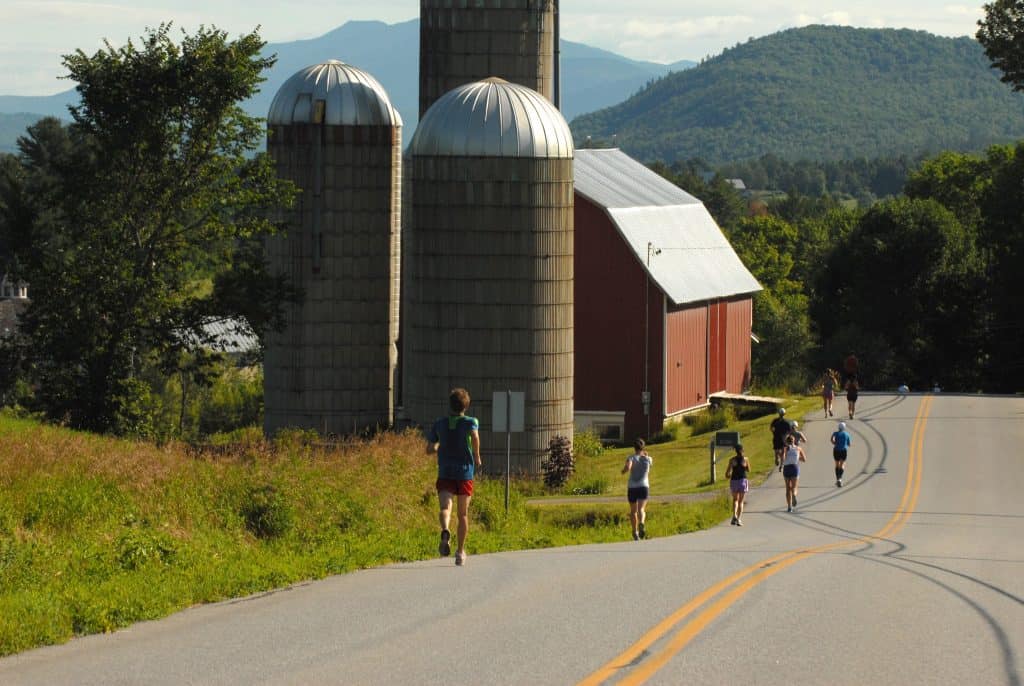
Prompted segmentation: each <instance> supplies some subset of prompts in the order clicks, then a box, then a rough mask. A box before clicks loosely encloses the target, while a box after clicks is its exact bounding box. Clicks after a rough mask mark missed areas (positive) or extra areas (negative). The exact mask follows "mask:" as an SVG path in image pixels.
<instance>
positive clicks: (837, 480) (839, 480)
mask: <svg viewBox="0 0 1024 686" xmlns="http://www.w3.org/2000/svg"><path fill="white" fill-rule="evenodd" d="M842 485H843V480H842V479H836V488H839V487H840V486H842Z"/></svg>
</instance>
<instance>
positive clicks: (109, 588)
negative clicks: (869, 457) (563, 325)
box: [0, 399, 814, 655]
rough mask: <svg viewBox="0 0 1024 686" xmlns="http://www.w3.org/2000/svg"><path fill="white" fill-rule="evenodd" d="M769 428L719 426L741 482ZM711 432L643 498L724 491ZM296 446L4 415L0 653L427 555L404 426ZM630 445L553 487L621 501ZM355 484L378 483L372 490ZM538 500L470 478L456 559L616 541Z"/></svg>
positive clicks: (662, 471)
mask: <svg viewBox="0 0 1024 686" xmlns="http://www.w3.org/2000/svg"><path fill="white" fill-rule="evenodd" d="M813 403H814V399H806V400H803V401H800V402H799V403H798V404H797V407H803V406H804V405H805V404H806V409H810V408H811V407H812V406H813ZM769 420H770V417H762V418H760V419H747V420H742V421H738V422H737V423H736V424H735V425H733V426H730V429H732V430H739V431H740V432H741V434H743V436H744V439H745V441H744V442H745V445H747V446H748V452H749V454H750V456H751V459H752V461H753V462H754V465H755V472H762V473H767V472H768V469H769V467H770V465H769V462H770V460H771V454H770V453H771V451H770V447H769V445H768V443H769V441H768V437H769V435H768V431H767V428H766V426H767V422H768V421H769ZM687 433H688V432H686V431H684V432H683V434H684V435H685V434H687ZM748 435H749V436H751V438H750V439H747V436H748ZM710 436H711V434H704V435H700V436H696V437H689V436H687V437H685V438H681V439H679V440H677V441H673V442H670V443H663V444H660V445H657V446H653V447H652V449H651V453H652V455H653V456H654V457H655V463H654V468H653V470H652V473H651V478H652V492H653V493H654V494H655V495H657V494H663V493H688V492H700V491H708V490H715V489H719V488H720V487H721V485H722V484H721V483H719V484H718V485H717V486H711V485H710V484H707V483H704V482H706V481H707V472H708V465H707V461H708V448H707V442H708V441H709V440H710ZM755 436H756V437H757V438H754V437H755ZM308 439H309V436H308V435H305V434H302V433H296V434H291V435H289V436H286V437H284V438H283V439H282V440H280V441H278V442H275V443H267V442H265V441H263V440H262V439H261V438H260V437H259V435H258V432H253V431H249V432H239V433H238V434H236V435H235V436H233V437H232V441H231V442H229V443H227V444H224V445H217V446H211V447H210V448H208V449H205V450H203V451H196V450H190V449H188V448H187V447H186V446H183V445H175V444H169V445H165V446H161V447H157V446H155V445H152V444H148V443H140V442H131V441H124V440H116V439H111V438H107V437H101V436H96V435H92V434H86V433H80V432H74V431H69V430H66V429H62V428H58V427H53V426H48V425H44V424H40V423H38V422H35V421H31V420H26V419H18V418H14V417H12V416H9V415H5V414H2V413H0V655H6V654H11V653H14V652H18V651H22V650H26V649H28V648H32V647H36V646H40V645H46V644H53V643H60V642H63V641H66V640H68V639H69V638H71V637H73V636H75V635H81V634H88V633H95V632H104V631H111V630H114V629H117V628H119V627H123V626H127V625H128V624H131V623H132V622H136V621H140V620H145V619H155V618H159V617H163V616H166V615H168V614H170V613H172V612H175V611H177V610H179V609H182V608H185V607H189V606H191V605H195V604H198V603H206V602H212V601H217V600H223V599H226V598H231V597H238V596H243V595H248V594H251V593H255V592H259V591H263V590H268V589H271V588H276V587H280V586H283V585H287V584H289V583H293V582H297V581H301V580H305V579H316V578H322V577H324V576H327V575H331V574H338V573H344V572H347V571H351V570H354V569H359V568H365V567H371V566H376V565H381V564H386V563H389V562H397V561H410V560H421V559H428V558H430V557H433V556H435V555H436V535H437V532H436V528H437V524H436V521H437V503H436V495H435V493H434V490H433V482H434V477H435V471H436V466H435V463H434V462H433V461H432V460H431V459H430V457H429V456H427V455H425V454H424V452H423V447H422V446H423V444H422V439H421V438H420V436H419V435H418V434H417V433H414V432H407V433H403V434H383V435H380V436H378V437H376V438H373V439H369V440H365V441H351V442H349V443H345V444H343V445H339V446H334V447H330V448H326V447H318V446H317V445H315V444H313V443H311V442H310V441H309V440H308ZM628 452H629V451H628V450H626V449H614V450H606V451H604V453H603V454H601V455H599V456H597V457H587V458H580V459H578V461H577V468H578V469H577V474H576V475H575V476H574V477H573V479H572V480H570V482H569V484H567V485H566V488H565V492H570V493H571V492H572V489H573V488H574V487H575V488H581V487H589V488H591V489H597V490H599V491H609V490H611V491H614V492H620V491H621V492H624V489H625V477H624V476H622V475H620V474H619V469H620V468H621V465H622V462H623V461H624V458H625V455H626V454H627V453H628ZM367 484H374V485H375V489H374V491H375V493H374V495H373V496H371V495H369V494H368V493H367V492H366V491H367V489H366V488H365V486H366V485H367ZM542 493H546V491H545V490H544V488H543V484H542V483H541V482H540V480H517V481H516V482H514V488H513V489H512V493H511V500H510V508H509V512H508V513H507V514H506V512H505V507H504V481H503V480H501V479H494V480H491V479H487V478H484V479H481V480H480V481H479V482H478V484H477V488H476V495H475V496H474V499H473V504H472V506H471V516H472V524H471V535H470V544H469V551H470V553H471V554H480V553H486V552H494V551H500V550H516V549H526V548H538V547H548V546H560V545H574V544H580V543H592V542H605V541H621V540H624V538H625V533H626V530H627V528H628V523H627V508H626V507H625V504H624V503H622V504H602V503H591V504H586V505H575V504H574V505H554V504H548V505H542V506H530V505H527V502H526V500H527V497H530V496H536V495H538V494H542ZM728 509H729V506H728V503H727V502H726V498H725V496H724V495H723V496H722V497H719V498H714V499H711V500H706V501H702V502H694V503H686V502H671V503H652V504H651V505H650V506H649V508H648V512H649V519H650V524H649V527H648V531H649V534H650V535H651V536H664V535H671V534H676V533H683V532H687V531H694V530H697V529H702V528H706V527H708V526H711V525H714V524H716V523H718V522H720V521H722V520H723V519H724V518H726V517H727V516H728Z"/></svg>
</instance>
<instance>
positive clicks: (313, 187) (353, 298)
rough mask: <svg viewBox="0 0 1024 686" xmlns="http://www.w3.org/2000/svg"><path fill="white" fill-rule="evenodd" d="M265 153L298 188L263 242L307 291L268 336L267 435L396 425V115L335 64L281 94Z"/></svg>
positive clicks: (379, 92) (302, 74) (304, 73)
mask: <svg viewBox="0 0 1024 686" xmlns="http://www.w3.org/2000/svg"><path fill="white" fill-rule="evenodd" d="M267 119H268V126H269V131H268V140H267V152H268V153H269V154H270V155H271V157H272V158H273V159H274V160H275V163H276V166H277V171H278V174H279V176H281V177H282V178H286V179H290V180H291V181H293V182H295V184H296V185H297V186H298V187H299V189H300V190H301V194H300V196H299V197H298V199H297V201H296V203H295V206H294V208H292V210H291V211H289V212H288V214H287V215H286V216H285V217H284V219H285V221H286V223H287V234H286V235H282V236H280V237H276V238H272V239H270V240H269V241H268V243H267V259H268V261H269V263H270V268H271V270H272V271H274V272H277V273H282V272H283V273H285V274H287V275H288V276H289V277H290V278H291V281H292V283H293V284H294V285H295V286H298V287H299V288H301V289H302V290H303V291H304V298H303V300H302V302H301V304H299V305H296V306H294V307H291V308H289V310H288V311H287V328H286V329H285V330H284V331H283V332H282V333H280V334H274V333H271V334H269V335H268V337H267V349H266V357H265V363H264V386H265V391H264V392H265V420H264V428H265V430H266V431H267V433H268V434H273V433H275V432H276V431H277V430H278V429H280V428H282V427H299V428H306V429H316V430H318V431H320V432H322V433H324V434H345V433H350V432H353V431H359V430H362V429H364V428H367V427H374V426H388V425H391V424H392V423H393V420H394V405H395V399H394V393H395V381H396V378H395V376H396V368H397V364H398V349H397V345H396V341H397V338H398V314H399V274H400V269H399V267H400V264H399V263H400V249H401V244H400V241H401V224H400V222H401V174H402V171H401V169H402V161H401V138H402V136H401V128H402V120H401V117H400V116H399V114H398V112H397V111H396V110H395V108H394V107H393V106H392V105H391V101H390V100H389V98H388V96H387V93H385V91H384V88H383V87H382V86H381V85H380V83H378V82H377V80H376V79H374V78H373V77H372V76H370V75H369V74H367V73H366V72H363V71H361V70H359V69H356V68H355V67H352V66H349V65H347V64H344V63H342V62H339V61H336V60H331V61H329V62H324V63H322V64H317V65H314V66H311V67H307V68H306V69H303V70H301V71H299V72H298V73H296V74H295V75H294V76H292V77H291V78H289V79H288V80H287V81H286V82H285V83H284V84H283V85H282V86H281V88H280V90H279V91H278V92H277V95H276V96H275V97H274V100H273V102H272V103H271V106H270V113H269V115H268V118H267Z"/></svg>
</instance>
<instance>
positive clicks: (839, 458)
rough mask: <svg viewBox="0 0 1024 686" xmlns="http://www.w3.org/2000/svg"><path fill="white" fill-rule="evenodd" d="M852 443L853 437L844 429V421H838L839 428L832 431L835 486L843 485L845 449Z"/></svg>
mask: <svg viewBox="0 0 1024 686" xmlns="http://www.w3.org/2000/svg"><path fill="white" fill-rule="evenodd" d="M851 443H853V437H852V436H850V434H849V433H848V432H847V431H846V422H839V430H838V431H835V432H833V433H832V445H833V448H832V459H833V460H835V461H836V487H837V488H838V487H840V486H842V485H843V472H845V471H846V451H847V450H848V449H849V447H850V444H851Z"/></svg>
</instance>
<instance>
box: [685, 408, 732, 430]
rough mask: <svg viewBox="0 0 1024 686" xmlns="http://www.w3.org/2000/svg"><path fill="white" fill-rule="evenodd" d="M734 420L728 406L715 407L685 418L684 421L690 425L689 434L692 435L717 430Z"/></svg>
mask: <svg viewBox="0 0 1024 686" xmlns="http://www.w3.org/2000/svg"><path fill="white" fill-rule="evenodd" d="M734 421H736V415H735V414H734V413H733V411H732V408H730V407H716V408H713V409H711V410H708V411H704V412H701V413H699V414H695V415H691V416H689V417H687V418H686V423H687V424H688V425H690V427H691V430H690V435H692V436H698V435H700V434H706V433H709V432H711V431H719V430H721V429H724V428H725V427H727V426H729V424H731V423H732V422H734Z"/></svg>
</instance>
